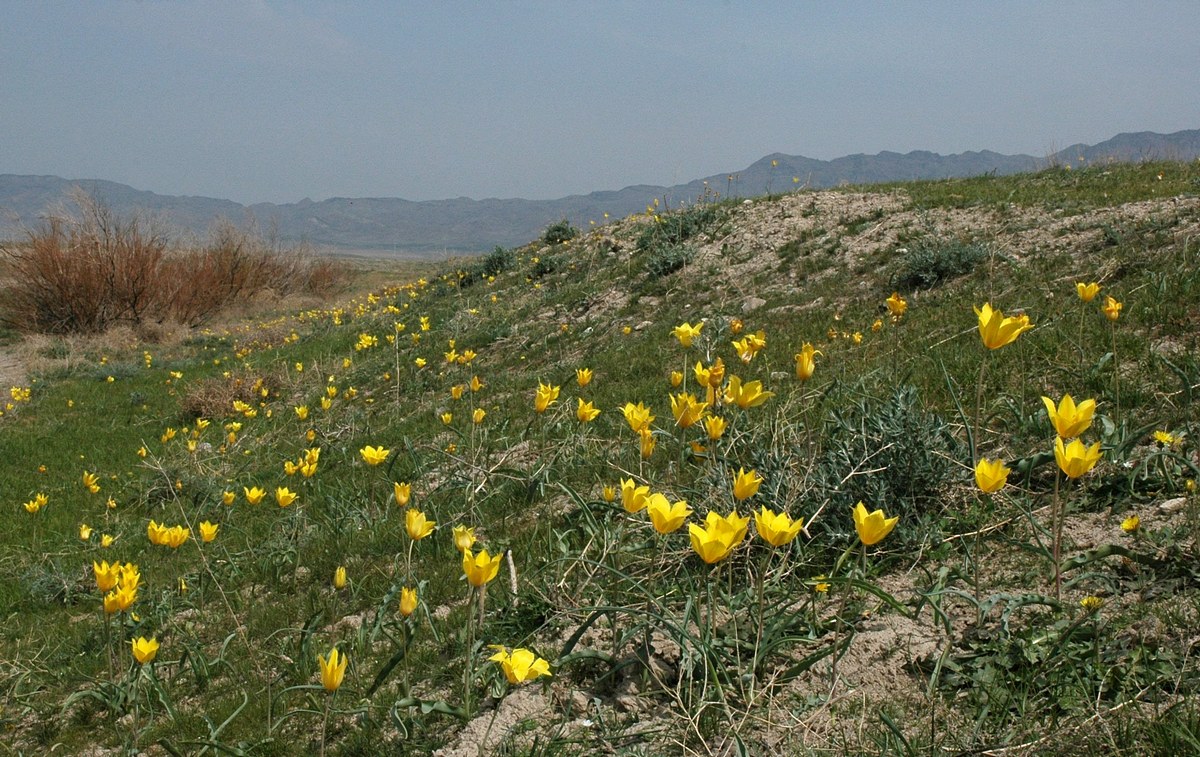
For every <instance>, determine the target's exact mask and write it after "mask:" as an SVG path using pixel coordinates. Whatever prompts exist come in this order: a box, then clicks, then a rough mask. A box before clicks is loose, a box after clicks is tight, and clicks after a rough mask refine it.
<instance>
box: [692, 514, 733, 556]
mask: <svg viewBox="0 0 1200 757" xmlns="http://www.w3.org/2000/svg"><path fill="white" fill-rule="evenodd" d="M688 537H689V538H690V539H691V542H692V550H693V551H694V552H695V553H696V554H698V555H700V559H701V560H703V561H704V562H706V563H708V564H709V565H712V564H713V563H717V562H720V561H721V560H724V559H725V558H726V557H728V556H729V553H730V552H731V551H732V550H733V545H732V544H730V542H729V540H728V539H727V538H726V537H725V535H724V534H723V533H722V532H721V531H720V530H719V529H718V528H715V527H712V526H710V527H707V528H701V527H700V526H698V525H696V524H695V523H689V524H688Z"/></svg>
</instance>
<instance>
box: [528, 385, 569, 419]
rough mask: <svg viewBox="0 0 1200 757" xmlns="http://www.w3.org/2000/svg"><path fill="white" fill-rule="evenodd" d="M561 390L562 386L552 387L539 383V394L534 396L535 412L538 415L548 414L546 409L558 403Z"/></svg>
mask: <svg viewBox="0 0 1200 757" xmlns="http://www.w3.org/2000/svg"><path fill="white" fill-rule="evenodd" d="M561 390H562V387H561V386H551V385H549V384H543V383H542V382H540V381H539V382H538V388H537V392H536V393H535V394H534V395H533V409H534V411H535V412H538V413H544V412H546V408H548V407H550V406H551V405H553V404H554V403H555V402H557V401H558V393H559V391H561Z"/></svg>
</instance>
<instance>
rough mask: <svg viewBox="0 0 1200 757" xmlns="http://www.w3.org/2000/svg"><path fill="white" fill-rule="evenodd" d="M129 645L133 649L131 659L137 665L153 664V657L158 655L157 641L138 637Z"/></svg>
mask: <svg viewBox="0 0 1200 757" xmlns="http://www.w3.org/2000/svg"><path fill="white" fill-rule="evenodd" d="M130 643H131V645H132V647H133V659H135V660H137V661H138V663H140V664H142V665H145V664H146V663H148V662H154V656H155V655H157V654H158V639H155V638H150V639H147V638H146V637H145V636H139V637H137V638H136V639H133V640H131V642H130Z"/></svg>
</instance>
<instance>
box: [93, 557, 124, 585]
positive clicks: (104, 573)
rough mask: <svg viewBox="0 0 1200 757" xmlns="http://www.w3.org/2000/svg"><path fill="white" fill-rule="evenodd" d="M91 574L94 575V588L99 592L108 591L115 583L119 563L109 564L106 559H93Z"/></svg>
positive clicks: (118, 571) (118, 572) (118, 573)
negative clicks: (98, 560) (97, 560)
mask: <svg viewBox="0 0 1200 757" xmlns="http://www.w3.org/2000/svg"><path fill="white" fill-rule="evenodd" d="M92 574H93V575H94V576H95V577H96V588H97V589H99V590H100V591H101V592H108V591H111V590H112V589H113V587H115V586H116V585H117V578H118V576H119V575H120V565H118V564H117V563H113V564H112V565H109V564H108V561H107V560H105V561H103V562H99V563H98V562H96V561H94V560H93V561H92Z"/></svg>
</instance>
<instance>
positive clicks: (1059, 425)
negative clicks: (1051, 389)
mask: <svg viewBox="0 0 1200 757" xmlns="http://www.w3.org/2000/svg"><path fill="white" fill-rule="evenodd" d="M1042 404H1044V405H1045V406H1046V415H1048V416H1050V423H1051V424H1053V425H1054V430H1055V431H1056V432H1058V435H1059V436H1060V437H1062V438H1063V439H1073V438H1075V437H1077V436H1079V435H1080V434H1082V433H1083V432H1084V431H1086V430H1087V428H1088V426H1090V425H1092V414H1093V413H1095V412H1096V400H1084V401H1083V402H1080V403H1079V405H1078V406H1076V405H1075V400H1073V399H1071V395H1069V394H1064V395H1063V398H1062V401H1061V402H1059V403H1058V407H1055V406H1054V400H1052V399H1050V398H1049V397H1042Z"/></svg>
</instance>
